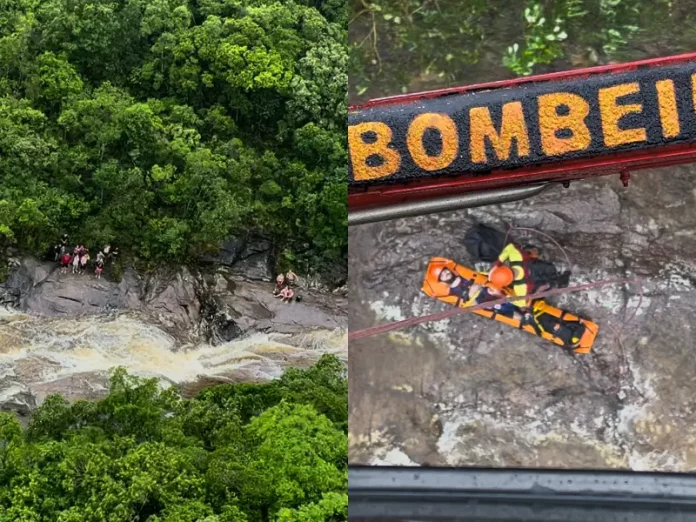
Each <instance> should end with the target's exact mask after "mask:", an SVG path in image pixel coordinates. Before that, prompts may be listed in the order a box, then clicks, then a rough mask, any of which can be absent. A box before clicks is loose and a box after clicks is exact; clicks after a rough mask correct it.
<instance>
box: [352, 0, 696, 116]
mask: <svg viewBox="0 0 696 522" xmlns="http://www.w3.org/2000/svg"><path fill="white" fill-rule="evenodd" d="M349 5H350V11H351V23H350V43H351V56H350V67H349V74H350V84H351V88H350V94H351V98H352V101H356V102H357V101H359V100H365V99H367V98H370V97H375V96H385V95H388V94H400V93H401V92H416V91H419V90H425V89H433V88H439V87H445V86H453V85H467V84H472V83H477V82H483V81H493V80H501V79H506V78H511V77H514V76H520V75H528V74H532V73H543V72H547V71H551V70H565V69H572V68H578V67H589V66H592V65H598V64H606V63H611V62H612V61H627V60H632V59H641V58H652V57H657V56H666V55H670V54H678V53H681V52H690V51H693V50H694V49H696V1H695V0H520V1H518V2H510V1H509V0H465V1H461V0H437V1H432V0H351V1H350V4H349ZM666 35H667V36H668V37H667V38H666V37H665V36H666Z"/></svg>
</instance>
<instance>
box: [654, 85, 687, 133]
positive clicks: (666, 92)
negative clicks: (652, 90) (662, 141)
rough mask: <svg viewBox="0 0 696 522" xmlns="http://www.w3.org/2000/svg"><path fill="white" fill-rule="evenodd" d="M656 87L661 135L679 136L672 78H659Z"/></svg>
mask: <svg viewBox="0 0 696 522" xmlns="http://www.w3.org/2000/svg"><path fill="white" fill-rule="evenodd" d="M655 86H656V87H657V102H658V105H659V107H660V122H661V123H662V135H663V136H664V137H665V138H674V137H675V136H679V132H681V129H680V127H679V113H678V112H677V96H676V94H675V93H674V82H673V81H672V80H660V81H659V82H657V83H656V84H655Z"/></svg>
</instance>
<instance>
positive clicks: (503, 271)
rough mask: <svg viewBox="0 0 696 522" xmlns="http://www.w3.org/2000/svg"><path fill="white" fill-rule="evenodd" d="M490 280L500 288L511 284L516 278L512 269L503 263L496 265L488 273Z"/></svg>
mask: <svg viewBox="0 0 696 522" xmlns="http://www.w3.org/2000/svg"><path fill="white" fill-rule="evenodd" d="M488 280H489V281H490V282H491V283H493V284H494V285H495V286H497V287H499V288H504V287H506V286H510V285H511V284H512V282H513V281H514V280H515V276H514V274H513V273H512V270H511V269H510V268H509V267H507V266H505V265H503V266H496V267H493V269H492V270H491V271H490V272H489V273H488Z"/></svg>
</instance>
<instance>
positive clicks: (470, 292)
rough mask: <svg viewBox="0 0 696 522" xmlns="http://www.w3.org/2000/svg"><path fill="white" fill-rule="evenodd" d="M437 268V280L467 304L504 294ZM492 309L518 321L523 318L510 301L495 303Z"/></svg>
mask: <svg viewBox="0 0 696 522" xmlns="http://www.w3.org/2000/svg"><path fill="white" fill-rule="evenodd" d="M437 270H438V269H436V275H437V276H438V281H440V282H441V283H445V284H447V285H448V286H449V295H454V296H456V297H458V298H459V299H461V300H462V301H464V302H465V303H467V304H468V305H473V304H474V303H475V304H481V303H487V302H490V301H495V300H496V299H500V298H501V297H503V295H504V294H503V292H502V291H500V290H496V289H493V288H488V287H485V286H482V285H477V284H476V283H474V282H473V281H471V280H469V279H465V278H463V277H461V276H459V275H455V274H454V273H453V272H452V271H451V270H449V269H447V268H442V269H439V274H438V273H437ZM493 309H494V310H495V311H496V312H498V313H501V314H503V315H506V316H508V317H512V318H513V319H516V320H518V321H521V320H522V319H523V314H522V312H521V311H520V310H519V309H518V308H517V307H516V306H515V305H514V304H512V303H502V304H497V305H494V306H493Z"/></svg>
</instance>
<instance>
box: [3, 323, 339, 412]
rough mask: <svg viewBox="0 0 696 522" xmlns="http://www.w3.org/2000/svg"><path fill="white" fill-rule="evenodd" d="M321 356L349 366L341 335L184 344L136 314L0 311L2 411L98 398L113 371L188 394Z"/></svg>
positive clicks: (269, 375)
mask: <svg viewBox="0 0 696 522" xmlns="http://www.w3.org/2000/svg"><path fill="white" fill-rule="evenodd" d="M323 353H332V354H335V355H336V356H338V357H339V358H340V359H342V360H344V361H346V360H347V353H348V352H347V333H346V331H345V330H334V331H328V330H314V331H310V332H308V333H305V334H302V335H292V336H291V335H280V334H253V335H252V336H250V337H247V338H244V339H242V340H235V341H230V342H227V343H224V344H220V345H217V346H211V345H208V344H200V345H190V344H189V345H184V344H180V343H179V342H178V341H177V340H176V339H175V338H174V337H172V336H171V335H169V334H167V333H166V332H165V331H163V330H162V329H160V328H158V327H157V326H155V325H152V324H148V323H147V322H145V321H143V320H142V319H141V318H139V317H137V316H134V315H116V316H103V317H91V318H84V319H46V318H37V317H33V316H30V315H26V314H22V313H19V312H15V311H11V310H7V309H0V404H4V405H5V406H6V407H7V406H8V405H15V407H16V405H26V406H27V407H33V406H34V405H36V404H39V403H40V402H41V401H42V400H43V399H44V398H45V397H46V396H47V395H48V394H50V393H56V392H60V393H61V394H63V395H67V396H69V397H70V398H93V397H97V396H99V395H101V394H103V392H104V391H105V389H106V388H105V387H106V384H107V379H108V374H109V370H110V369H112V368H114V367H117V366H123V367H125V368H126V369H127V370H128V371H129V372H130V373H133V374H136V375H141V376H148V377H152V376H154V377H158V378H159V379H161V381H162V382H163V383H165V384H172V385H183V388H184V389H185V390H186V389H189V390H191V389H195V388H196V387H197V386H200V384H201V383H203V382H210V381H211V380H212V381H219V382H242V381H243V382H262V381H267V380H270V379H274V378H277V377H279V376H280V375H282V373H283V371H284V369H285V368H287V367H289V366H295V367H297V366H301V367H302V366H309V365H311V364H312V363H314V362H315V361H316V360H318V359H319V357H321V355H322V354H323Z"/></svg>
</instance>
